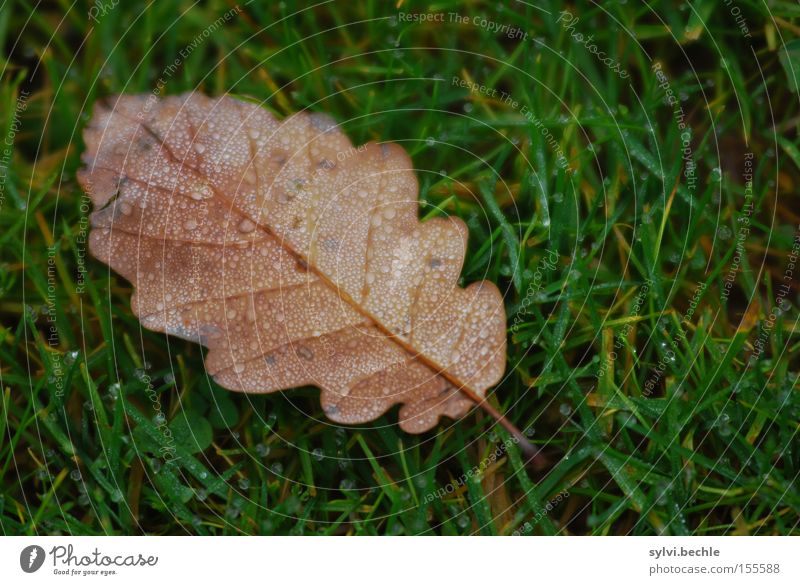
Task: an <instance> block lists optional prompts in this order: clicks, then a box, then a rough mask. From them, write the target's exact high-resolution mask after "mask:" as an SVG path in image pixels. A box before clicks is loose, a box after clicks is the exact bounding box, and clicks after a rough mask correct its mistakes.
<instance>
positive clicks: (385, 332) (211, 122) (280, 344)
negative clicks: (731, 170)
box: [79, 93, 507, 433]
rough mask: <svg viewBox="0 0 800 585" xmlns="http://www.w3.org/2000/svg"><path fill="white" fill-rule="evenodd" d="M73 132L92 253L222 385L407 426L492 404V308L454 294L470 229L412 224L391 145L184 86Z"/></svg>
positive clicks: (129, 102)
mask: <svg viewBox="0 0 800 585" xmlns="http://www.w3.org/2000/svg"><path fill="white" fill-rule="evenodd" d="M84 138H85V141H86V145H87V150H86V152H85V153H84V155H83V161H84V163H85V164H86V167H85V168H84V169H82V170H81V171H80V173H79V180H80V183H81V185H82V186H83V188H84V189H85V190H86V191H87V193H88V194H89V195H90V196H91V198H92V200H93V201H94V204H95V211H94V212H93V213H92V216H91V223H92V232H91V236H90V250H91V252H92V254H94V255H95V256H96V257H97V258H99V259H100V260H102V261H103V262H106V263H107V264H108V265H109V266H111V267H112V268H113V269H114V270H115V271H116V272H118V273H119V274H121V275H122V276H124V277H125V278H126V279H128V280H129V281H131V282H132V283H133V285H134V286H135V287H136V292H135V294H134V295H133V298H132V301H131V302H132V306H133V311H134V312H135V313H136V315H137V316H138V317H139V319H140V320H141V322H142V324H143V325H144V326H145V327H147V328H148V329H152V330H155V331H163V332H165V333H168V334H170V335H175V336H178V337H182V338H184V339H188V340H191V341H194V342H197V343H201V344H203V345H205V346H206V347H208V348H209V350H210V351H209V353H208V356H207V358H206V369H207V370H208V373H209V374H211V375H212V376H213V377H214V379H215V380H216V381H217V382H218V383H219V384H220V385H222V386H224V387H226V388H229V389H231V390H236V391H241V392H258V393H260V392H274V391H277V390H282V389H287V388H293V387H296V386H303V385H308V384H311V385H315V386H318V387H319V388H321V390H322V392H321V401H322V406H323V409H324V411H325V413H326V414H327V416H328V418H330V419H332V420H334V421H336V422H340V423H363V422H367V421H371V420H373V419H375V418H376V417H378V416H379V415H381V414H382V413H383V412H385V411H386V410H387V409H388V408H389V407H391V406H392V405H393V404H395V403H403V407H402V409H401V410H400V426H401V427H402V428H403V429H404V430H406V431H408V432H412V433H419V432H422V431H425V430H427V429H430V428H431V427H433V426H434V425H435V424H436V422H437V420H438V418H439V417H440V416H441V415H446V416H449V417H452V418H458V417H461V416H463V415H464V414H465V413H466V412H467V411H468V410H469V409H470V407H471V406H473V405H474V404H475V403H476V402H477V403H481V402H484V407H486V408H487V410H489V411H490V412H492V409H491V408H490V407H488V405H485V401H484V400H483V398H484V397H485V393H486V390H487V388H489V387H490V386H492V385H493V384H495V383H496V382H497V381H498V380H500V378H501V376H502V375H503V372H504V369H505V354H506V341H505V340H506V327H505V322H506V319H505V312H504V308H503V302H502V298H501V296H500V293H499V291H498V290H497V287H495V285H494V284H492V283H490V282H479V283H475V284H472V285H470V286H468V287H467V288H466V289H462V288H460V287H459V286H458V284H457V281H458V278H459V274H460V272H461V267H462V264H463V260H464V253H465V248H466V242H467V228H466V226H465V224H464V223H463V222H462V221H461V220H459V219H455V218H447V219H442V218H438V219H432V220H429V221H426V222H424V223H420V221H419V220H418V218H417V208H418V201H417V180H416V177H415V175H414V172H413V170H412V168H411V161H410V159H409V157H408V155H407V154H406V153H405V151H404V150H403V149H402V148H400V147H399V146H397V145H394V144H386V143H380V144H379V143H368V144H366V145H363V146H360V147H358V148H356V147H354V146H353V145H352V144H351V143H350V141H349V140H348V138H347V137H346V136H345V135H344V134H343V133H342V132H341V131H340V130H339V129H338V128H337V127H336V125H335V124H334V123H333V121H332V120H330V119H329V118H328V117H327V116H324V115H319V114H307V113H300V114H296V115H293V116H291V117H289V118H287V119H286V120H284V121H283V122H278V121H277V120H275V118H273V116H272V115H271V114H270V113H268V112H267V111H266V110H264V109H262V108H260V107H258V106H256V105H253V104H250V103H247V102H244V101H240V100H236V99H233V98H229V97H222V98H219V99H211V98H208V97H206V96H203V95H200V94H197V93H191V94H186V95H182V96H175V97H168V98H164V99H155V98H154V97H153V96H148V95H123V96H119V97H118V98H113V99H111V100H109V101H108V102H107V103H105V104H98V105H97V106H96V107H95V111H94V115H93V117H92V119H91V122H90V123H89V126H88V127H87V129H86V130H85V133H84ZM493 414H495V416H498V417H499V415H497V414H496V413H494V412H493ZM501 422H502V421H501ZM504 424H507V423H504Z"/></svg>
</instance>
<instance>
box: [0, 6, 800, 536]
mask: <svg viewBox="0 0 800 585" xmlns="http://www.w3.org/2000/svg"><path fill="white" fill-rule="evenodd" d="M767 5H768V6H767ZM798 33H800V7H798V5H797V3H795V2H790V1H771V2H768V3H765V2H757V1H755V0H733V1H731V2H727V1H725V2H719V1H715V0H697V1H693V2H686V3H683V2H671V1H668V0H664V1H661V0H655V1H652V2H642V1H640V0H628V1H620V2H598V3H594V2H589V1H583V0H580V1H576V2H570V3H567V4H563V3H557V2H550V1H542V2H522V1H512V2H508V3H504V2H478V1H466V2H456V1H450V0H443V1H441V2H437V3H433V4H431V3H425V2H417V1H414V2H409V1H404V0H398V1H397V2H393V3H390V2H378V1H367V2H347V1H344V0H329V1H327V2H321V3H319V4H317V5H315V6H312V5H311V3H308V4H306V3H303V2H294V1H285V2H280V3H278V2H261V1H251V2H247V3H245V2H241V4H240V5H237V4H236V3H235V1H234V0H229V1H222V0H213V1H209V2H203V3H197V4H192V3H190V2H186V1H177V0H175V1H173V0H162V1H159V2H144V1H138V2H122V1H119V2H117V1H116V0H96V2H94V3H89V2H77V3H75V4H72V3H70V2H68V1H67V0H54V1H52V2H47V3H44V6H39V5H38V3H36V2H33V1H27V0H0V59H1V60H2V73H0V103H2V107H0V132H2V133H3V137H2V144H0V253H1V255H0V315H1V316H2V325H1V327H2V329H0V389H1V390H2V400H0V406H2V408H1V409H0V485H2V488H0V527H1V528H2V533H3V534H6V535H12V534H16V535H18V534H25V535H34V534H38V535H43V534H73V535H85V534H201V535H222V534H292V535H299V534H319V535H323V534H358V535H376V534H380V535H384V534H388V535H400V534H406V535H412V534H443V535H466V534H486V535H509V534H522V535H539V534H546V535H555V534H559V535H564V534H571V535H575V534H581V535H582V534H593V535H629V534H634V535H653V534H664V535H742V534H749V535H774V534H781V535H788V534H793V535H798V534H800V489H798V474H800V441H798V431H799V430H800V386H799V385H798V371H800V359H798V347H800V337H799V336H798V317H799V316H800V312H798V303H800V264H798V257H799V256H800V205H798V202H800V198H798V189H799V188H800V147H799V146H800V145H798V124H799V123H800V108H798V105H799V102H800V98H799V95H798V83H800V40H798V39H797V38H796V37H797V36H798ZM190 90H198V91H202V92H204V93H206V94H209V95H222V94H230V95H232V96H234V97H239V98H242V99H248V100H251V101H253V100H255V101H257V102H258V103H262V104H263V106H264V107H265V108H267V109H269V110H270V111H271V112H273V113H274V114H275V115H276V116H277V117H279V118H283V117H285V116H287V115H289V114H291V113H293V112H297V111H301V110H307V111H313V112H325V113H327V114H329V115H330V116H332V117H333V118H334V119H335V120H336V121H337V122H338V123H339V124H340V127H341V128H342V130H343V131H344V132H345V133H346V134H347V135H348V136H349V137H350V139H351V140H352V141H353V143H354V144H356V145H358V144H363V143H365V142H368V141H370V140H377V141H394V142H396V143H398V144H400V145H401V146H403V147H404V148H405V149H406V150H407V151H408V153H409V154H410V156H411V157H412V159H413V164H414V167H415V169H416V173H417V177H418V179H419V185H420V192H419V200H420V217H421V218H423V220H424V219H428V218H431V217H435V216H458V217H460V218H462V219H463V220H464V221H465V222H466V224H467V225H468V227H469V246H468V253H467V258H466V261H465V264H464V268H463V271H462V281H463V282H462V284H463V285H466V284H469V283H470V282H474V281H476V280H480V279H482V278H488V279H489V280H492V281H494V282H495V283H496V284H497V285H498V287H499V288H500V290H501V291H502V293H503V296H504V301H505V308H506V313H507V324H508V355H507V369H506V375H505V377H504V378H503V380H502V382H501V383H500V384H498V385H497V386H496V387H494V388H493V389H491V391H490V392H489V395H490V398H489V402H490V404H492V405H493V406H494V407H496V408H497V409H498V410H500V411H501V412H504V413H506V416H507V418H508V420H509V421H511V422H513V424H515V425H516V426H517V427H519V428H520V429H523V430H524V432H525V434H526V435H527V436H528V437H529V439H530V440H531V441H532V442H533V443H534V444H535V445H537V446H539V447H540V448H541V449H542V452H543V453H544V454H545V456H546V458H547V464H546V465H545V466H544V467H542V468H541V469H534V468H532V467H530V466H526V465H525V464H524V463H523V459H522V457H521V452H520V449H519V448H518V446H517V444H516V442H515V441H514V440H512V439H511V438H510V436H509V435H508V434H507V433H506V431H505V430H503V429H502V428H501V427H500V426H499V425H497V424H496V423H495V421H494V420H493V419H492V418H491V417H489V416H487V415H486V414H485V413H484V412H482V411H481V410H480V409H475V410H473V411H471V412H470V413H469V414H467V416H465V417H464V418H462V419H460V420H458V421H452V420H449V419H443V420H442V421H441V423H440V424H439V426H438V427H437V428H436V429H435V430H434V431H430V432H427V433H424V434H422V435H412V434H407V433H404V432H403V431H401V430H400V429H399V428H398V426H397V416H398V414H397V408H395V409H392V410H391V411H389V412H388V413H387V414H385V415H384V416H382V417H381V418H380V419H379V420H377V421H375V422H374V423H370V424H363V425H358V426H354V427H348V426H342V425H336V424H332V423H330V421H327V420H326V419H325V416H324V413H323V411H322V409H321V407H320V404H319V391H318V390H317V389H316V388H313V387H306V388H299V389H294V390H291V391H286V392H279V393H275V394H270V395H244V394H238V393H232V392H229V391H227V390H225V389H223V388H221V387H220V386H219V385H217V384H216V383H215V382H213V381H212V380H211V379H210V378H209V377H208V376H206V374H205V371H204V364H203V354H204V350H203V349H202V348H201V347H200V346H198V345H196V344H193V343H191V342H188V341H183V340H180V339H177V338H174V337H169V336H165V335H164V334H162V333H157V332H153V331H149V330H147V329H144V328H143V327H142V326H141V325H140V323H139V321H138V320H137V318H136V317H135V316H134V315H133V313H132V312H131V305H130V298H131V293H132V287H131V285H130V284H129V283H128V282H127V281H125V280H124V279H123V278H121V277H120V276H118V275H116V274H114V273H113V272H110V271H109V269H108V267H107V266H106V265H105V264H103V263H101V262H99V261H97V260H95V259H94V258H92V257H91V256H90V255H89V254H88V251H87V245H86V238H87V232H88V229H89V222H88V217H89V213H90V212H91V204H90V202H89V200H88V199H87V198H86V197H85V195H84V194H83V192H82V190H81V188H80V186H79V185H78V182H77V180H76V172H77V170H78V169H79V168H80V167H81V161H80V156H81V154H82V152H83V150H84V143H83V140H82V130H83V128H84V127H85V125H86V124H87V122H88V120H89V118H90V115H91V111H92V107H93V105H94V103H95V102H96V101H98V100H101V99H103V98H105V97H108V96H113V95H115V94H119V93H150V94H154V95H156V96H166V95H174V94H179V93H182V92H185V91H190ZM165 429H168V430H169V433H166V432H165Z"/></svg>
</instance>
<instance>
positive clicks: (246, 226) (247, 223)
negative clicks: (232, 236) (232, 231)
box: [239, 217, 256, 234]
mask: <svg viewBox="0 0 800 585" xmlns="http://www.w3.org/2000/svg"><path fill="white" fill-rule="evenodd" d="M255 229H256V224H255V223H253V221H252V220H251V219H249V218H247V217H246V218H244V219H243V220H242V221H241V222H240V223H239V231H240V232H242V233H243V234H249V233H250V232H252V231H253V230H255Z"/></svg>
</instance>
